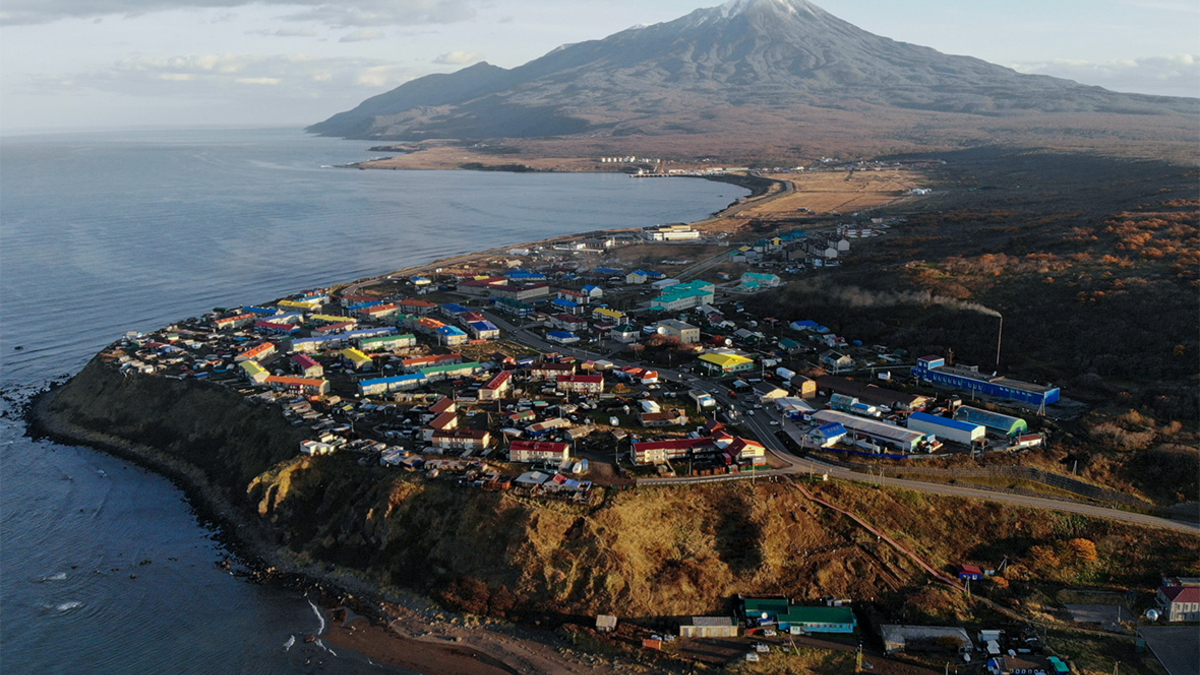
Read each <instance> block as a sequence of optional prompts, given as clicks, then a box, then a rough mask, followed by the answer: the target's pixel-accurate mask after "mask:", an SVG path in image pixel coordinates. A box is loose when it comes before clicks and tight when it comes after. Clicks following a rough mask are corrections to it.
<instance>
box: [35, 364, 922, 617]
mask: <svg viewBox="0 0 1200 675" xmlns="http://www.w3.org/2000/svg"><path fill="white" fill-rule="evenodd" d="M46 412H47V413H48V414H49V415H50V416H52V417H55V418H57V419H60V420H63V421H65V422H68V423H70V424H72V425H74V426H75V427H76V432H78V431H79V430H84V431H86V432H90V433H94V434H103V435H104V436H105V437H108V438H110V439H111V438H113V437H115V438H117V439H121V440H123V441H127V442H131V443H134V444H140V445H144V446H150V447H152V448H154V449H155V450H157V451H158V452H157V453H156V454H157V456H158V458H162V457H165V458H167V459H168V460H182V463H184V464H186V465H187V466H190V467H194V468H195V469H197V470H198V471H193V472H191V476H192V477H193V479H194V478H195V477H196V476H197V475H198V476H199V477H200V478H201V479H202V480H203V481H207V484H208V487H209V488H211V489H209V490H206V493H207V494H208V495H209V496H210V497H211V496H216V497H219V498H221V499H224V500H225V501H226V502H227V503H228V505H229V507H230V509H229V510H230V511H232V513H233V514H234V515H235V516H236V517H238V518H239V519H244V520H247V521H250V522H252V523H258V524H261V525H262V526H263V527H262V528H255V529H256V530H259V529H260V530H261V532H262V533H263V536H264V537H265V538H266V539H267V541H266V542H265V543H266V544H267V548H270V547H271V545H273V544H278V545H282V546H285V547H286V548H287V549H289V550H290V551H292V552H293V553H294V554H295V555H296V556H297V557H298V558H299V559H300V560H308V561H312V562H332V563H336V564H339V565H343V566H346V567H350V568H353V569H357V570H361V571H363V572H364V573H366V575H367V576H368V577H369V578H371V579H373V580H375V581H376V582H378V583H382V584H391V585H396V586H404V587H409V588H415V589H419V590H424V591H429V592H431V593H433V594H435V595H439V594H443V595H444V591H445V590H446V588H447V585H448V584H450V585H453V584H461V583H463V582H464V581H466V582H469V583H470V584H475V585H476V586H480V585H482V586H486V587H487V589H491V591H497V592H498V593H499V594H500V595H501V596H502V597H504V598H505V600H504V601H503V602H502V603H500V604H499V605H495V606H492V607H490V608H491V609H499V610H503V611H507V610H508V609H515V610H517V611H522V610H524V611H543V612H552V613H561V614H594V613H597V612H618V613H620V614H621V615H623V616H639V615H647V616H649V615H653V616H659V615H663V614H688V613H696V612H705V611H716V610H721V609H723V608H724V603H725V602H726V601H727V600H728V598H729V597H730V596H731V595H735V594H737V593H739V592H743V593H744V592H780V593H787V594H789V595H793V596H795V597H801V598H803V597H815V596H816V595H819V594H827V593H844V592H849V591H850V590H851V588H852V586H854V585H857V584H861V583H863V582H867V583H871V584H873V585H878V586H879V587H880V588H900V587H901V586H904V585H906V584H907V583H908V582H909V581H911V580H912V577H913V576H914V575H916V572H915V571H914V570H913V567H912V565H911V564H910V563H909V562H908V561H907V560H902V559H900V557H899V556H895V555H892V554H890V553H889V552H885V553H883V556H882V557H879V554H878V552H873V551H868V550H867V549H865V548H863V547H862V546H860V545H859V542H858V540H859V538H860V537H861V535H860V533H859V532H858V531H856V530H855V528H854V527H853V526H852V525H850V524H849V523H848V522H846V521H844V520H843V519H841V518H840V517H838V516H836V515H831V514H829V513H828V512H824V511H821V510H819V509H818V508H817V507H814V506H812V505H811V504H809V503H808V502H807V501H806V500H805V499H804V498H803V497H801V496H799V495H798V494H797V493H795V492H794V491H793V490H791V489H790V488H788V487H786V486H783V485H768V484H759V485H758V486H757V487H756V486H753V485H751V484H750V483H748V482H742V483H740V484H737V485H734V484H726V485H714V486H703V487H696V488H692V489H640V490H635V491H628V492H621V493H611V494H609V495H607V498H606V499H605V501H604V503H603V504H601V505H600V506H599V507H590V508H589V507H582V506H576V505H567V504H560V503H546V502H540V501H534V500H529V499H525V498H521V497H517V496H513V495H509V494H503V493H491V492H482V491H479V490H475V489H472V488H469V487H464V486H459V485H456V484H454V483H453V482H452V481H443V480H438V481H428V480H425V479H423V478H420V477H418V476H417V475H415V474H407V473H404V472H401V471H399V470H397V469H394V468H392V469H388V468H383V467H378V466H362V465H360V464H359V463H358V457H357V456H354V455H334V456H329V457H303V456H298V454H297V453H298V443H299V441H300V440H301V439H302V438H303V435H302V434H301V433H300V430H298V429H296V428H294V427H291V426H289V425H288V424H286V423H285V422H284V420H283V418H282V416H281V415H280V412H279V410H277V409H276V408H274V407H270V406H265V405H256V404H251V403H248V402H246V401H245V400H244V399H242V397H241V396H240V395H238V394H237V393H236V392H233V391H230V390H227V389H224V388H222V387H219V386H215V385H210V384H207V383H204V382H194V381H180V380H169V379H165V378H160V377H148V376H143V375H130V376H129V377H124V376H122V375H121V374H119V373H117V372H116V371H114V370H113V369H111V368H109V367H107V366H105V365H104V364H103V363H101V362H99V361H94V362H92V363H91V364H89V365H88V366H87V367H86V368H85V369H84V370H83V371H82V372H80V373H79V375H77V376H76V377H75V378H74V379H72V380H71V381H70V382H69V383H68V384H67V385H66V386H64V387H63V388H62V389H61V390H59V391H57V392H56V393H55V394H54V396H53V398H52V399H51V400H50V401H49V402H48V404H47V406H46ZM91 440H101V441H102V440H103V439H101V438H99V437H96V438H93V439H91ZM482 586H480V588H482ZM469 587H470V586H469ZM502 587H503V589H504V590H503V591H500V590H499V589H501V588H502ZM485 590H486V589H485ZM469 595H471V596H472V597H474V598H476V599H477V598H478V596H479V591H475V592H471V593H469ZM485 606H486V605H485Z"/></svg>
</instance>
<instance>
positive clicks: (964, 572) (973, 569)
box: [958, 565, 983, 581]
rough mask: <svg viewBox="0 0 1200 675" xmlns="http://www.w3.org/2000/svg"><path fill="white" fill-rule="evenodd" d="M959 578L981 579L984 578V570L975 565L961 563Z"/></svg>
mask: <svg viewBox="0 0 1200 675" xmlns="http://www.w3.org/2000/svg"><path fill="white" fill-rule="evenodd" d="M958 578H959V579H962V580H964V581H979V580H980V579H982V578H983V570H981V569H979V567H977V566H975V565H959V566H958Z"/></svg>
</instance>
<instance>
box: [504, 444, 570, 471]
mask: <svg viewBox="0 0 1200 675" xmlns="http://www.w3.org/2000/svg"><path fill="white" fill-rule="evenodd" d="M570 457H571V446H569V445H567V444H566V443H552V442H548V441H513V442H512V444H511V445H509V446H508V461H510V462H542V461H546V462H554V463H556V464H560V465H561V464H562V463H563V462H566V461H567V460H568V459H570Z"/></svg>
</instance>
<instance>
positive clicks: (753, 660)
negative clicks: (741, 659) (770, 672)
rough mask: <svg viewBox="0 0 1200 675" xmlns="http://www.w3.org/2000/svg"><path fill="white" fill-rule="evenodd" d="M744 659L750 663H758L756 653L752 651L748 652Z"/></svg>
mask: <svg viewBox="0 0 1200 675" xmlns="http://www.w3.org/2000/svg"><path fill="white" fill-rule="evenodd" d="M746 660H747V661H749V662H751V663H758V654H755V653H754V652H750V653H749V654H747V655H746Z"/></svg>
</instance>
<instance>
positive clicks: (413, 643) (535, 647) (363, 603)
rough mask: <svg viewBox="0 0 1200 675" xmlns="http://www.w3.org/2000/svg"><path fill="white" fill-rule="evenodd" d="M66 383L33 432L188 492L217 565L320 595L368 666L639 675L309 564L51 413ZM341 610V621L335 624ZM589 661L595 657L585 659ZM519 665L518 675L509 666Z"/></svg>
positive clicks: (213, 499) (143, 450)
mask: <svg viewBox="0 0 1200 675" xmlns="http://www.w3.org/2000/svg"><path fill="white" fill-rule="evenodd" d="M63 386H64V385H63V384H57V385H55V386H53V387H52V388H50V389H48V390H46V391H43V392H41V393H39V394H38V395H37V396H36V397H35V398H34V399H33V400H32V401H31V402H30V404H29V406H28V408H27V409H26V413H25V422H26V425H27V432H26V433H27V434H28V435H30V436H32V437H34V438H46V439H50V440H52V441H54V442H57V443H61V444H65V445H82V446H86V447H89V448H92V449H94V450H98V451H100V452H104V453H107V454H110V455H113V456H115V457H118V458H120V459H123V460H125V461H128V462H130V463H132V464H134V465H136V466H139V467H142V468H145V469H147V470H150V471H153V472H154V473H157V474H159V475H161V476H164V477H165V478H167V479H168V480H170V481H171V483H172V484H174V485H175V486H176V487H178V488H179V489H180V490H181V491H182V492H183V494H184V498H185V501H186V502H187V503H188V505H189V506H190V507H191V508H192V509H193V510H194V512H195V514H196V517H197V519H198V520H199V521H200V522H201V523H202V524H203V525H204V526H206V527H209V528H211V529H212V530H214V531H215V532H216V533H217V536H218V538H219V540H220V541H221V543H222V544H224V546H225V547H226V549H227V550H228V551H229V552H230V554H231V558H233V559H234V560H236V562H237V563H238V564H239V565H240V566H241V567H243V568H244V569H236V568H234V567H233V565H231V564H230V563H229V561H222V562H221V563H219V564H220V565H221V566H222V567H223V568H225V569H227V570H229V571H230V573H231V574H235V575H237V576H241V577H243V578H244V579H246V580H247V581H250V582H252V583H256V584H264V585H265V584H272V585H278V586H280V587H284V588H290V589H296V590H302V591H316V592H318V593H319V594H320V596H321V603H320V604H321V605H322V606H323V609H324V610H325V612H326V614H327V615H329V616H330V617H331V619H332V620H329V621H327V622H326V629H325V632H324V633H322V634H320V635H317V636H314V637H319V638H322V639H326V640H328V641H329V642H330V643H331V644H332V645H334V646H335V647H337V648H338V649H343V650H346V649H348V650H353V651H355V652H357V653H359V654H361V655H363V656H366V657H368V658H370V659H372V660H375V661H378V662H381V663H385V664H388V665H390V666H396V667H400V668H406V669H409V670H416V671H418V672H422V673H433V674H436V675H443V674H447V675H505V674H511V675H515V674H516V673H547V674H549V673H585V672H586V673H616V672H635V671H633V670H631V666H632V664H628V663H625V664H618V662H615V661H608V660H606V659H603V658H599V657H590V656H584V655H583V654H582V653H579V652H575V651H572V650H571V649H569V648H568V646H567V645H566V644H565V642H563V641H562V640H560V639H558V638H557V637H556V636H554V635H552V634H551V633H548V632H546V631H539V630H534V629H523V628H519V627H516V626H511V625H507V624H506V623H505V622H498V621H491V620H487V619H478V618H476V617H470V616H463V615H460V614H457V613H455V612H452V611H450V610H446V609H443V608H442V607H440V606H439V605H437V603H436V602H435V601H433V600H432V599H430V598H427V597H425V596H422V595H419V594H417V593H415V592H412V591H408V590H407V589H386V588H383V587H381V586H378V585H376V584H374V583H372V582H369V581H364V580H362V579H361V578H359V577H358V573H357V572H356V571H355V570H351V569H344V568H338V567H333V566H331V565H325V564H322V565H315V564H310V565H304V564H301V563H298V562H297V561H295V560H294V559H291V558H290V557H288V556H287V555H286V553H285V552H284V551H283V550H282V549H279V548H276V547H273V546H272V545H270V544H269V543H268V540H267V537H266V536H265V531H264V526H263V525H262V524H261V523H258V522H254V521H253V520H252V519H249V518H247V517H245V515H244V514H242V513H241V512H240V511H239V510H238V509H237V508H236V507H235V506H234V505H233V504H232V503H230V502H229V501H228V500H227V499H226V498H225V497H224V496H223V495H221V494H220V491H219V489H218V488H217V487H215V486H214V485H213V484H212V483H211V482H210V481H209V480H208V479H206V478H205V477H204V476H203V474H202V472H201V471H200V469H198V468H197V467H195V466H193V465H191V464H189V463H187V462H185V461H183V460H180V459H178V458H176V457H173V456H171V455H169V454H167V453H165V452H162V451H160V450H158V449H156V448H154V447H151V446H148V445H144V444H139V443H133V442H130V441H127V440H125V439H122V438H119V437H116V436H110V435H107V434H102V433H98V432H95V431H91V430H88V429H84V428H82V427H79V426H77V425H75V424H73V423H72V422H70V421H68V420H66V419H64V418H62V417H61V416H59V415H56V414H55V413H53V412H52V411H50V410H49V406H50V404H51V403H52V402H53V400H54V396H55V394H56V393H57V392H59V391H61V389H62V387H63ZM342 613H344V614H345V615H346V618H345V619H344V620H337V616H338V615H339V614H342ZM589 659H590V660H589ZM509 661H511V662H513V663H517V664H519V669H518V668H517V667H514V666H512V665H510V664H509Z"/></svg>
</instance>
